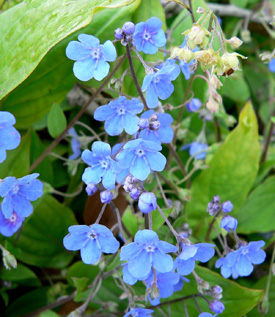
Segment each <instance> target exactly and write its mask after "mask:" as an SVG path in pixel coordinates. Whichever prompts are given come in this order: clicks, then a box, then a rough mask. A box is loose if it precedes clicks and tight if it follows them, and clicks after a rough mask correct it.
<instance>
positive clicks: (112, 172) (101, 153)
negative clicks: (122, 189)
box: [81, 141, 117, 189]
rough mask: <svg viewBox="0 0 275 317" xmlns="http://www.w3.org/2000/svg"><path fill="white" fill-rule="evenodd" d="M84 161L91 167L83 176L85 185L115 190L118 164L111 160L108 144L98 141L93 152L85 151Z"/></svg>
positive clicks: (83, 154)
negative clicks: (99, 184)
mask: <svg viewBox="0 0 275 317" xmlns="http://www.w3.org/2000/svg"><path fill="white" fill-rule="evenodd" d="M81 158H82V160H83V161H84V162H85V163H87V164H88V165H90V166H91V167H87V168H86V169H85V171H84V173H83V175H82V180H83V182H84V183H85V184H87V185H88V184H89V183H94V184H98V183H100V182H101V180H102V184H103V186H104V187H105V188H106V189H114V188H115V179H116V172H117V163H116V161H114V160H113V159H112V158H111V147H110V145H109V144H108V143H104V142H101V141H96V142H94V143H93V145H92V151H89V150H85V151H84V152H83V153H82V155H81Z"/></svg>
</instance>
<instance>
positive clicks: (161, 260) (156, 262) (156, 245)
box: [120, 229, 178, 279]
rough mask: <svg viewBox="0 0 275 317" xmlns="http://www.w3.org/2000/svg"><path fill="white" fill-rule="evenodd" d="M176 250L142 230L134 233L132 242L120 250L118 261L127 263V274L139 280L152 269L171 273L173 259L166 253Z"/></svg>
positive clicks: (149, 231) (152, 232) (153, 234)
mask: <svg viewBox="0 0 275 317" xmlns="http://www.w3.org/2000/svg"><path fill="white" fill-rule="evenodd" d="M177 250H178V248H177V247H175V246H174V245H172V244H170V243H168V242H165V241H160V240H159V237H158V235H157V234H156V233H155V232H154V231H152V230H147V229H144V230H139V231H138V232H137V233H136V235H135V239H134V242H132V243H130V244H128V245H126V246H123V247H122V248H121V252H120V260H121V261H128V271H129V273H130V274H131V275H132V276H133V277H135V278H137V279H140V278H143V277H144V276H146V275H148V274H149V273H150V271H151V268H152V267H153V268H155V269H156V270H157V271H159V272H160V273H165V272H171V271H172V269H173V259H172V257H171V256H170V255H168V254H166V253H169V252H176V251H177Z"/></svg>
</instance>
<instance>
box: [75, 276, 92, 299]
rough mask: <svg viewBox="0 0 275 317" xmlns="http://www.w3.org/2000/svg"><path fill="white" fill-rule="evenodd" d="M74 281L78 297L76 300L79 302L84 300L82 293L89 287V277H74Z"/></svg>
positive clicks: (76, 296)
mask: <svg viewBox="0 0 275 317" xmlns="http://www.w3.org/2000/svg"><path fill="white" fill-rule="evenodd" d="M72 280H73V282H74V285H75V287H76V295H75V298H74V299H75V301H76V302H79V301H81V300H82V297H83V294H82V293H83V291H84V290H85V288H86V287H87V285H88V282H89V278H88V277H72Z"/></svg>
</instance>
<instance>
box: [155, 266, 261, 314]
mask: <svg viewBox="0 0 275 317" xmlns="http://www.w3.org/2000/svg"><path fill="white" fill-rule="evenodd" d="M196 273H197V274H198V275H199V276H200V277H201V278H202V279H204V280H205V281H207V282H209V283H210V285H211V286H213V285H220V286H221V287H222V289H223V298H222V302H223V304H224V306H225V310H224V311H223V313H222V314H221V316H222V317H232V316H234V317H242V316H244V315H245V314H246V313H247V312H249V311H250V310H251V309H252V308H253V307H254V306H255V305H256V304H257V303H259V301H260V300H261V298H262V296H263V291H262V290H255V289H249V288H246V287H243V286H240V285H239V284H237V283H236V282H233V281H231V280H228V279H225V278H223V277H221V276H220V275H219V274H217V273H214V272H212V271H210V270H209V269H207V268H203V267H198V266H197V267H196ZM187 278H188V279H190V283H184V286H183V289H182V291H180V292H176V293H174V295H173V296H172V297H169V300H171V299H176V298H181V297H184V296H188V295H191V294H197V293H198V290H197V284H196V281H195V279H194V277H193V276H192V275H189V276H188V277H187ZM197 300H198V303H199V306H200V308H201V310H202V311H204V312H206V311H210V310H209V308H208V305H207V303H206V302H205V301H204V300H203V299H201V298H197ZM164 301H165V300H163V302H164ZM185 303H186V306H187V309H188V313H189V316H197V315H198V311H197V307H196V305H195V303H194V300H193V299H188V300H187V301H185ZM162 309H163V310H164V311H165V312H167V311H168V308H167V306H162ZM155 315H156V316H163V315H161V313H160V312H158V311H157V310H156V312H155V313H154V316H155ZM171 316H173V317H182V316H185V313H184V307H183V305H182V302H181V301H179V302H177V303H175V304H171Z"/></svg>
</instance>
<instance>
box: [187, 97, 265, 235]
mask: <svg viewBox="0 0 275 317" xmlns="http://www.w3.org/2000/svg"><path fill="white" fill-rule="evenodd" d="M259 155H260V148H259V143H258V124H257V118H256V116H255V112H254V110H253V107H252V104H251V103H250V102H248V103H247V104H246V106H245V107H244V108H243V110H242V112H241V113H240V117H239V124H238V126H237V127H236V128H235V129H234V130H233V131H232V132H231V133H230V134H229V135H228V137H227V138H226V140H225V142H224V144H223V145H222V146H221V147H220V148H219V149H218V150H217V152H216V154H215V155H214V157H213V158H212V160H211V161H210V163H209V168H207V169H206V170H204V171H203V172H201V173H200V174H199V176H198V177H197V178H196V179H195V180H194V182H193V184H192V188H191V197H192V199H191V201H190V202H189V203H188V204H187V206H186V214H187V215H188V220H189V221H191V222H192V224H191V225H192V226H193V227H196V230H195V232H194V233H195V235H196V236H198V235H200V237H202V233H201V230H202V229H203V230H204V231H205V230H206V229H207V226H208V225H207V222H209V221H211V217H209V215H208V214H207V213H206V207H207V204H208V202H209V201H211V200H212V198H213V196H214V195H219V196H220V197H221V200H222V201H225V200H231V202H232V203H233V205H234V209H233V212H232V213H233V215H234V214H236V212H238V210H239V208H240V207H241V205H242V204H243V203H244V201H245V199H246V196H247V194H248V192H249V190H250V189H251V187H252V185H253V182H254V180H255V177H256V175H257V171H258V167H259ZM205 218H207V220H206V219H205Z"/></svg>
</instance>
